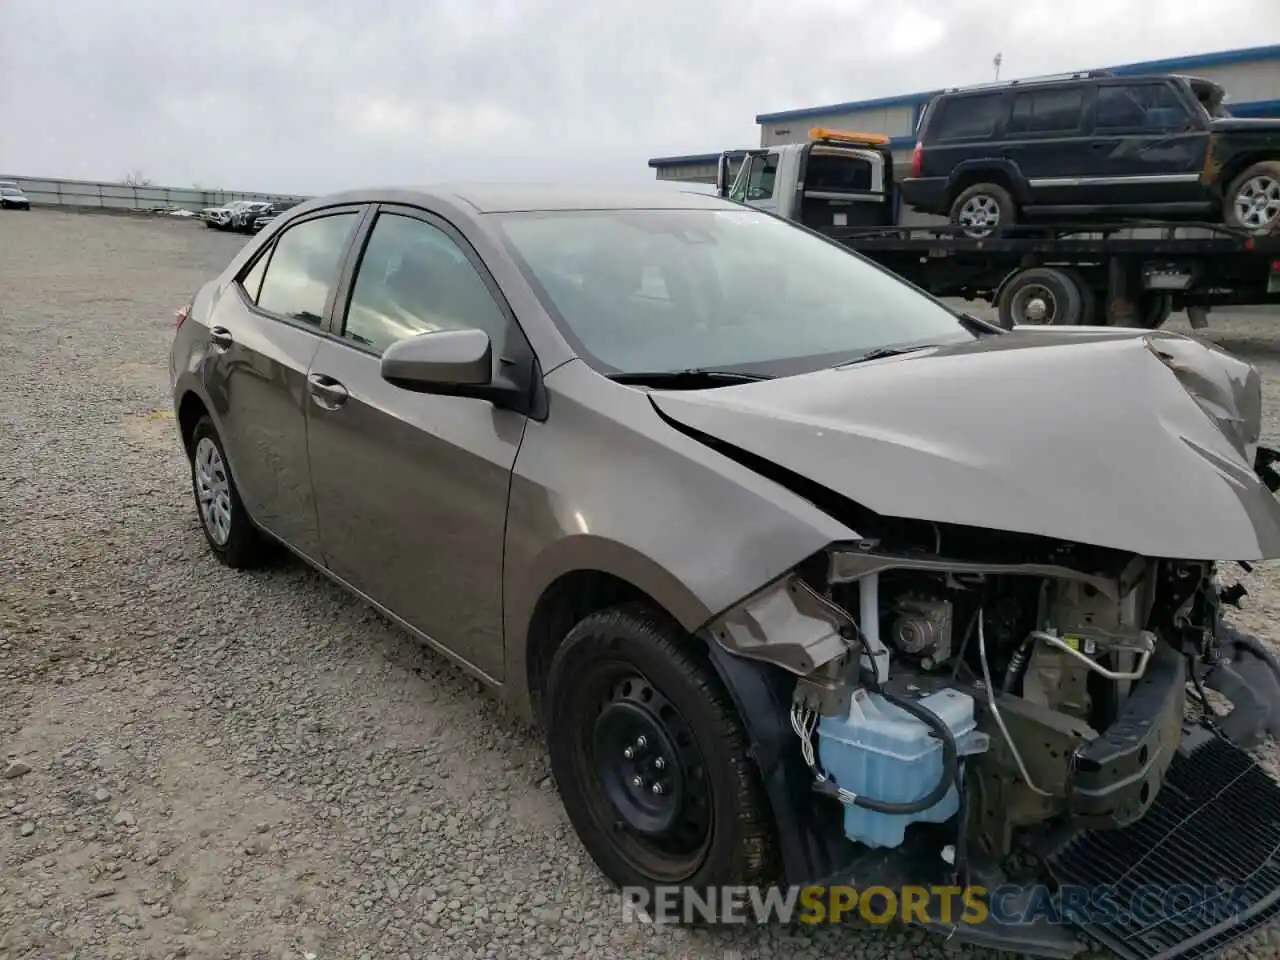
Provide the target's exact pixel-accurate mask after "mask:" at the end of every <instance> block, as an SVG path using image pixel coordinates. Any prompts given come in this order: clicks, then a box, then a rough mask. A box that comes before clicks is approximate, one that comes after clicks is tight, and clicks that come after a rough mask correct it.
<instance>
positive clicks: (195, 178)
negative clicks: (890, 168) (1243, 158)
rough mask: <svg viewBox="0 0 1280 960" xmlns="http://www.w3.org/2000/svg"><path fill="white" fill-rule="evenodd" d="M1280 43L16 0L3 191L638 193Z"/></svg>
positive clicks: (1, 25)
mask: <svg viewBox="0 0 1280 960" xmlns="http://www.w3.org/2000/svg"><path fill="white" fill-rule="evenodd" d="M1276 42H1280V0H892V2H889V3H886V2H884V0H786V2H782V3H779V2H777V0H647V2H639V0H634V2H633V0H612V2H611V0H596V2H594V3H591V2H582V0H470V2H468V0H355V2H352V0H256V2H251V0H0V174H12V175H18V176H37V175H41V174H43V175H48V176H62V177H82V178H86V179H116V178H121V177H123V176H124V175H125V174H127V173H128V172H130V171H134V170H140V171H142V172H143V173H144V175H145V176H146V177H148V178H150V179H151V180H153V181H154V182H156V183H159V184H165V185H174V186H189V185H192V184H199V185H200V186H204V187H223V188H228V189H237V190H264V191H280V192H297V193H317V192H325V191H329V190H335V189H343V188H347V187H352V186H361V185H370V184H379V183H393V182H394V183H426V182H430V181H433V180H459V179H462V180H485V179H489V180H492V179H499V180H571V181H579V182H583V181H591V182H607V181H615V182H626V181H630V182H643V181H646V180H649V179H652V176H653V174H652V171H650V170H649V169H648V168H647V167H646V165H645V161H646V160H647V159H648V158H649V157H652V156H659V155H666V154H679V153H703V152H708V151H712V150H719V149H722V148H725V147H731V146H748V145H752V144H754V143H756V142H758V139H757V138H758V133H757V128H756V126H755V119H754V118H755V115H756V114H757V113H760V112H764V111H771V110H782V109H787V108H792V107H807V106H815V105H819V104H824V103H831V102H839V101H842V100H857V99H863V98H868V97H878V96H889V95H893V94H898V93H909V92H913V91H917V90H927V89H931V88H935V87H938V86H943V85H950V84H960V83H969V82H979V81H984V80H988V79H990V78H991V76H992V69H993V68H992V66H991V59H992V57H993V56H994V55H995V54H996V53H997V51H999V52H1002V53H1003V55H1004V66H1003V68H1002V75H1003V76H1004V77H1006V78H1011V77H1016V76H1026V75H1033V74H1037V73H1047V72H1058V71H1064V70H1073V69H1082V68H1087V67H1094V66H1106V65H1109V64H1114V63H1123V62H1130V61H1134V60H1148V59H1154V58H1160V57H1169V56H1178V55H1183V54H1191V53H1203V52H1209V51H1215V50H1225V49H1231V48H1235V47H1246V46H1258V45H1262V44H1267V43H1276Z"/></svg>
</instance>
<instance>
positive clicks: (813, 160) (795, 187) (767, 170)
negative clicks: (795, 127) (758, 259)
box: [716, 127, 898, 230]
mask: <svg viewBox="0 0 1280 960" xmlns="http://www.w3.org/2000/svg"><path fill="white" fill-rule="evenodd" d="M730 163H731V154H730V153H729V152H727V151H726V152H725V153H722V154H721V155H720V162H719V166H718V168H717V171H716V192H717V193H718V194H719V195H720V196H722V197H728V198H729V199H731V200H736V201H738V202H739V203H746V204H749V205H750V206H753V207H758V208H759V209H761V210H767V211H768V212H770V213H772V214H775V215H777V216H779V217H783V218H785V219H787V220H793V221H795V222H797V223H800V224H802V225H803V226H806V227H811V228H813V229H815V230H830V229H833V228H837V229H838V228H841V227H867V228H875V227H891V226H893V225H894V224H895V222H896V220H897V209H898V191H897V186H896V184H895V181H894V177H893V154H892V152H891V151H890V149H889V138H888V137H886V136H883V135H881V134H876V133H850V132H844V131H838V130H827V129H823V128H818V127H815V128H814V129H812V130H810V131H809V140H808V141H807V142H805V143H787V144H779V145H777V146H773V147H761V148H759V149H752V150H748V151H746V155H745V156H744V157H743V159H742V165H741V167H739V169H738V172H737V176H736V177H735V178H734V179H733V181H732V183H730V169H731V167H730Z"/></svg>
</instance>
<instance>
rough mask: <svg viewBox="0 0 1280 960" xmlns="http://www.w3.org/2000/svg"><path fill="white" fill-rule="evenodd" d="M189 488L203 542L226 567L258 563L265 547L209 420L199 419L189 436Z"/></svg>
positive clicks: (265, 549)
mask: <svg viewBox="0 0 1280 960" xmlns="http://www.w3.org/2000/svg"><path fill="white" fill-rule="evenodd" d="M191 489H192V493H194V494H195V500H196V512H197V514H198V515H199V517H200V526H201V528H203V530H204V535H205V539H206V540H207V541H208V542H209V547H210V548H211V549H212V550H213V553H214V556H216V557H217V558H218V559H219V560H221V561H222V562H223V563H224V564H226V565H227V566H228V567H236V568H242V567H254V566H258V565H259V564H261V563H262V561H263V560H264V559H266V556H267V554H268V552H269V551H268V547H267V543H266V541H265V539H264V538H263V536H262V534H261V533H260V532H259V531H258V528H257V527H255V526H254V525H253V521H252V520H250V519H249V514H248V511H246V510H245V508H244V504H243V503H242V502H241V500H240V492H239V491H238V490H237V489H236V482H235V480H234V479H233V478H232V476H231V468H230V467H229V466H228V465H227V454H226V451H224V450H223V449H222V441H221V439H219V437H218V431H217V429H215V427H214V426H213V421H212V420H210V419H209V418H208V417H203V418H201V420H200V422H199V423H197V424H196V427H195V430H193V431H192V433H191Z"/></svg>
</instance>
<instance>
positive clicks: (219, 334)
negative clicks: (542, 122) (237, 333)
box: [209, 327, 235, 350]
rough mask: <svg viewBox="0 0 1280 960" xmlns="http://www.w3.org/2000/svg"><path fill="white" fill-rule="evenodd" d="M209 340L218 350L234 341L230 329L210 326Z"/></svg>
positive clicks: (223, 348) (224, 348)
mask: <svg viewBox="0 0 1280 960" xmlns="http://www.w3.org/2000/svg"><path fill="white" fill-rule="evenodd" d="M209 341H210V342H211V343H212V344H213V345H214V346H215V347H217V348H218V349H219V350H226V349H227V348H228V347H229V346H231V344H233V343H234V342H235V340H234V339H233V338H232V336H231V331H230V330H228V329H227V328H226V327H210V328H209Z"/></svg>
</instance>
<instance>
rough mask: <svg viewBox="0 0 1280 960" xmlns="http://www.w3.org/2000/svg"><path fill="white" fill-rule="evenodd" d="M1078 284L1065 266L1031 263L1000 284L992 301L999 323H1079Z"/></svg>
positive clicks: (1080, 311)
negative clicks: (1000, 287)
mask: <svg viewBox="0 0 1280 960" xmlns="http://www.w3.org/2000/svg"><path fill="white" fill-rule="evenodd" d="M1081 289H1082V288H1081V286H1080V285H1078V284H1077V283H1076V281H1075V279H1074V278H1073V277H1072V276H1071V274H1070V273H1069V272H1068V271H1066V270H1057V269H1055V268H1053V267H1032V268H1031V269H1030V270H1023V271H1021V272H1020V273H1018V274H1017V275H1016V276H1015V277H1014V278H1013V279H1012V280H1010V281H1009V282H1008V283H1006V284H1005V285H1004V289H1002V290H1001V291H1000V299H999V302H998V303H997V304H996V308H997V311H998V316H999V318H1000V326H1002V327H1004V328H1005V329H1006V330H1007V329H1010V328H1012V327H1014V326H1015V325H1017V326H1079V325H1080V323H1081V322H1082V319H1083V313H1082V307H1083V303H1082V300H1083V296H1082V294H1081Z"/></svg>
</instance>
